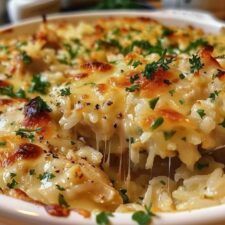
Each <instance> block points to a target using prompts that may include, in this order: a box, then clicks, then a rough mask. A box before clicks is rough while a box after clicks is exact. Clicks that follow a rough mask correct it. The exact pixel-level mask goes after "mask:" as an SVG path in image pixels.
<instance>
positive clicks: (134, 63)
mask: <svg viewBox="0 0 225 225" xmlns="http://www.w3.org/2000/svg"><path fill="white" fill-rule="evenodd" d="M141 64H142V63H141V62H140V61H139V60H137V61H134V62H133V64H132V66H133V67H134V68H136V67H138V66H139V65H141Z"/></svg>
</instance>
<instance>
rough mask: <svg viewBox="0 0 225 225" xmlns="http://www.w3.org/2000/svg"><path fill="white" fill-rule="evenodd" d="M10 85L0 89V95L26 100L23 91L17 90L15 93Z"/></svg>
mask: <svg viewBox="0 0 225 225" xmlns="http://www.w3.org/2000/svg"><path fill="white" fill-rule="evenodd" d="M13 89H14V88H13V86H12V85H8V86H5V87H0V95H6V96H9V97H11V98H26V93H25V91H24V90H23V89H21V88H20V89H19V90H18V91H17V92H14V90H13Z"/></svg>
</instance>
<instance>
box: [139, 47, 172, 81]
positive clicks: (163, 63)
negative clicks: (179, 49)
mask: <svg viewBox="0 0 225 225" xmlns="http://www.w3.org/2000/svg"><path fill="white" fill-rule="evenodd" d="M165 56H166V50H165V51H164V52H163V54H162V56H161V58H160V59H159V60H158V61H157V62H152V63H149V64H147V65H146V66H145V70H144V72H143V76H144V77H146V78H147V79H148V80H151V79H153V75H154V73H155V72H156V71H157V70H158V69H159V68H162V69H163V70H164V71H166V70H168V69H169V64H170V63H171V62H172V61H173V59H172V58H169V59H166V58H165Z"/></svg>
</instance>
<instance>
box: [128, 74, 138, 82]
mask: <svg viewBox="0 0 225 225" xmlns="http://www.w3.org/2000/svg"><path fill="white" fill-rule="evenodd" d="M138 79H139V75H138V74H135V75H134V76H131V77H130V83H131V84H133V83H134V82H135V81H136V80H138Z"/></svg>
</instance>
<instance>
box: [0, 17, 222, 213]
mask: <svg viewBox="0 0 225 225" xmlns="http://www.w3.org/2000/svg"><path fill="white" fill-rule="evenodd" d="M224 54H225V38H224V34H223V33H222V31H221V34H218V35H213V34H205V33H204V32H203V31H202V30H200V29H196V28H193V27H186V28H178V27H166V26H164V25H162V24H160V23H158V22H156V21H154V20H152V19H149V18H107V19H99V20H95V21H92V22H91V23H87V22H79V23H78V24H76V25H74V24H70V23H67V22H60V23H53V22H46V21H44V22H43V23H41V24H40V26H39V29H38V30H37V31H36V32H35V33H33V34H32V35H24V36H23V35H21V36H18V37H15V38H10V39H3V38H2V39H1V40H0V112H1V113H0V188H1V192H2V193H3V194H7V195H10V196H13V197H16V198H22V199H25V200H28V201H31V202H34V203H37V204H42V205H44V206H45V208H46V209H47V211H48V212H49V213H50V214H52V215H62V216H63V215H64V216H65V215H68V212H69V211H68V209H71V210H77V211H78V212H80V213H82V214H83V215H85V216H88V215H89V213H88V212H91V211H93V210H97V211H107V212H114V211H117V212H130V211H135V210H141V209H142V207H144V206H145V207H150V206H151V209H152V211H153V212H158V211H161V212H162V211H163V212H165V211H175V210H190V209H195V208H201V207H208V206H212V205H217V204H222V203H223V202H224V201H225V191H224V185H225V175H224V170H223V169H224V160H223V149H222V147H223V146H224V145H225V100H224V99H225V57H224ZM218 149H220V150H218Z"/></svg>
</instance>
